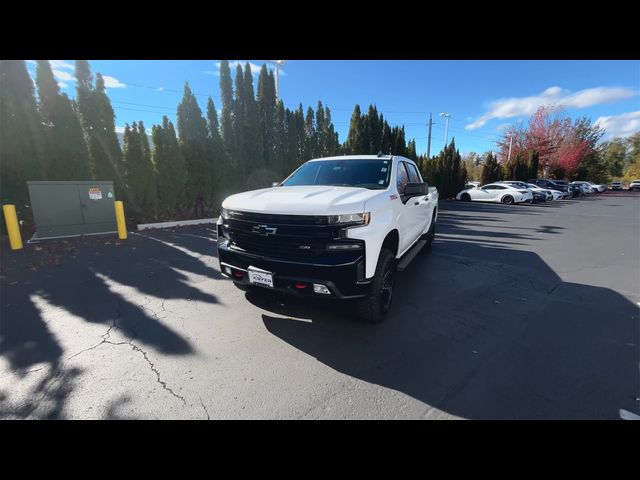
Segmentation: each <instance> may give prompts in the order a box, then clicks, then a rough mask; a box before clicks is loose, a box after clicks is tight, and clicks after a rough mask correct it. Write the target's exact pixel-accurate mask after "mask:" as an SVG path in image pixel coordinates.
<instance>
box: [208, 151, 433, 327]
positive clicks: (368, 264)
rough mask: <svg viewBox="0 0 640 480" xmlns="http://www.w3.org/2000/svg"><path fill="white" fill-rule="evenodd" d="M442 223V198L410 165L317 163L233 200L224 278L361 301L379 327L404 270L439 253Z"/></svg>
mask: <svg viewBox="0 0 640 480" xmlns="http://www.w3.org/2000/svg"><path fill="white" fill-rule="evenodd" d="M437 216H438V191H437V189H436V188H435V187H429V186H428V185H427V184H426V183H425V182H424V181H423V180H422V177H421V175H420V172H419V170H418V168H417V166H416V164H415V163H414V162H413V161H412V160H409V159H408V158H403V157H399V156H395V155H393V156H392V155H382V154H379V155H377V156H376V155H354V156H341V157H328V158H319V159H314V160H310V161H308V162H306V163H305V164H303V165H302V166H300V167H299V168H298V169H297V170H296V171H294V172H293V173H292V174H291V175H290V176H289V177H287V179H286V180H284V181H283V182H281V183H280V184H278V185H277V186H274V187H272V188H264V189H260V190H253V191H250V192H244V193H238V194H235V195H231V196H230V197H228V198H226V199H225V200H224V202H223V203H222V212H221V215H220V217H219V218H218V224H217V232H218V259H219V261H220V271H221V273H222V274H223V275H225V276H227V277H229V278H231V279H232V280H233V281H234V282H235V283H236V284H237V285H239V286H240V287H241V288H243V289H247V288H261V289H270V290H277V291H284V292H289V293H294V294H297V295H308V296H316V297H319V296H322V297H325V298H336V299H354V300H356V302H357V308H358V313H359V315H360V316H361V317H362V318H363V319H365V320H367V321H369V322H372V323H377V322H380V321H381V320H382V319H383V317H384V316H385V315H386V313H387V312H388V311H389V308H390V306H391V300H392V298H393V286H394V280H395V274H396V271H398V270H404V268H405V267H406V266H407V265H408V263H409V262H410V261H411V260H412V259H413V258H414V257H415V256H416V254H417V253H418V252H419V251H421V250H423V251H429V250H430V248H431V243H432V241H433V238H434V235H435V224H436V219H437Z"/></svg>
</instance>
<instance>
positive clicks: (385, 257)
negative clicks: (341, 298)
mask: <svg viewBox="0 0 640 480" xmlns="http://www.w3.org/2000/svg"><path fill="white" fill-rule="evenodd" d="M387 274H390V275H391V290H390V293H389V296H390V298H386V297H385V295H386V294H385V293H384V292H383V282H385V283H387V282H388V278H387ZM395 274H396V259H395V256H394V255H393V253H391V252H390V251H389V250H387V249H382V250H381V251H380V257H379V258H378V265H377V266H376V273H375V275H374V276H373V282H372V283H371V293H369V295H368V296H366V297H365V298H361V299H359V300H358V301H357V303H356V305H355V307H356V313H357V315H358V318H360V319H361V320H363V321H365V322H367V323H380V322H381V321H382V320H383V318H384V316H385V315H386V314H387V312H388V311H389V309H390V308H391V301H392V300H393V284H394V281H395Z"/></svg>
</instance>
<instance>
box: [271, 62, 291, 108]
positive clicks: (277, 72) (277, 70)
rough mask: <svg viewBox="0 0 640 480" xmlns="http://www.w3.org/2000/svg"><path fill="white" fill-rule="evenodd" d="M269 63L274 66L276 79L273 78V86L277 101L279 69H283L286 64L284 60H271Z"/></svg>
mask: <svg viewBox="0 0 640 480" xmlns="http://www.w3.org/2000/svg"><path fill="white" fill-rule="evenodd" d="M271 62H273V63H274V64H275V66H276V78H275V84H276V101H278V100H279V99H280V89H279V83H280V82H279V77H280V75H279V73H280V67H281V66H282V67H284V66H285V65H286V64H287V61H286V60H271Z"/></svg>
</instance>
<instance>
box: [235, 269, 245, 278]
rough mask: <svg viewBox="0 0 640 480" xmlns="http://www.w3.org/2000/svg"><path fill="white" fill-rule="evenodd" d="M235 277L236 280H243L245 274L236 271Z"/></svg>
mask: <svg viewBox="0 0 640 480" xmlns="http://www.w3.org/2000/svg"><path fill="white" fill-rule="evenodd" d="M233 276H234V277H236V278H242V277H243V276H244V273H242V272H241V271H239V270H236V271H235V272H233Z"/></svg>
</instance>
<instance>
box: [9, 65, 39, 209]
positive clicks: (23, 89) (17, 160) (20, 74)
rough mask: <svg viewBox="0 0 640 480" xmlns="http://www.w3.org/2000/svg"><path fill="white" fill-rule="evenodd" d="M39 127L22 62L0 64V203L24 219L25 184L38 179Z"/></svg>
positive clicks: (26, 192) (31, 84) (36, 112)
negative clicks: (14, 208)
mask: <svg viewBox="0 0 640 480" xmlns="http://www.w3.org/2000/svg"><path fill="white" fill-rule="evenodd" d="M42 137H43V132H42V123H41V120H40V117H39V115H38V111H37V108H36V99H35V97H34V89H33V82H32V81H31V77H29V73H28V72H27V67H26V64H25V62H24V60H0V197H1V198H0V200H1V201H2V203H3V204H4V203H11V204H15V206H16V209H17V210H18V215H20V216H22V217H23V218H24V214H25V213H26V210H25V208H26V205H27V204H28V203H29V194H28V190H27V184H26V182H27V181H28V180H39V179H41V178H42V158H43V155H44V154H45V152H44V146H43V143H42Z"/></svg>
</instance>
